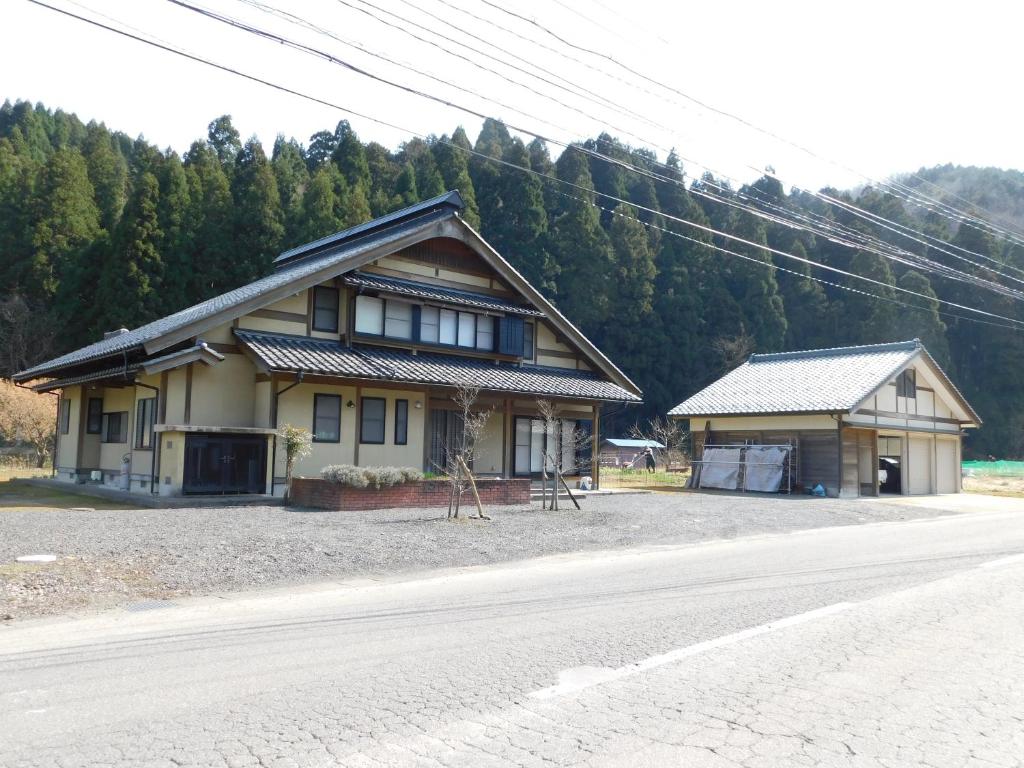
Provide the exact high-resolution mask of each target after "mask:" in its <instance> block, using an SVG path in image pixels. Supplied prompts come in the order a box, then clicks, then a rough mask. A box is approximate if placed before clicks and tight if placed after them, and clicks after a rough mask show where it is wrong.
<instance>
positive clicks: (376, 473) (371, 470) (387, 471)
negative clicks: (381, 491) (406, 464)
mask: <svg viewBox="0 0 1024 768" xmlns="http://www.w3.org/2000/svg"><path fill="white" fill-rule="evenodd" d="M363 476H364V477H365V478H366V483H367V484H368V485H369V486H370V487H371V488H390V487H391V486H393V485H398V484H399V483H402V482H405V478H404V477H402V470H401V469H399V468H398V467H366V468H365V469H364V470H363Z"/></svg>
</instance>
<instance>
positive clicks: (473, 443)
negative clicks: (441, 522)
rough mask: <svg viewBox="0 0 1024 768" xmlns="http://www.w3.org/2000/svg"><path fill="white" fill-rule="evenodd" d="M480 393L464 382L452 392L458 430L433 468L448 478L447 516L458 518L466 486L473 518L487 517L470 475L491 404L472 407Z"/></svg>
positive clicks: (489, 414)
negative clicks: (456, 437)
mask: <svg viewBox="0 0 1024 768" xmlns="http://www.w3.org/2000/svg"><path fill="white" fill-rule="evenodd" d="M479 395H480V389H479V387H475V386H473V385H471V384H468V383H465V382H463V383H460V384H459V385H457V387H456V389H455V394H453V395H452V401H453V402H454V403H455V406H456V409H457V411H458V414H459V422H460V426H461V431H460V434H459V436H458V439H457V441H456V442H455V443H454V444H452V443H449V445H448V446H446V448H445V451H444V466H441V467H437V468H436V469H437V470H438V471H439V472H440V473H441V474H443V475H444V476H445V477H447V478H448V482H449V483H451V494H450V495H449V496H448V519H449V520H451V519H458V517H459V508H460V507H461V505H462V494H463V492H465V490H466V489H467V488H468V489H469V490H470V491H471V492H472V494H473V500H474V501H475V502H476V511H477V514H476V515H475V516H473V517H474V519H479V520H490V519H491V518H490V517H488V516H487V515H485V514H484V508H483V505H482V504H481V503H480V494H479V492H478V491H477V488H476V480H475V479H474V477H473V471H472V469H471V467H472V466H473V459H474V458H475V457H476V452H477V447H478V445H479V444H480V440H481V438H482V437H483V435H484V432H485V431H486V429H487V423H488V422H489V421H490V418H491V412H492V410H493V409H492V408H487V409H479V408H477V407H476V401H477V398H478V397H479Z"/></svg>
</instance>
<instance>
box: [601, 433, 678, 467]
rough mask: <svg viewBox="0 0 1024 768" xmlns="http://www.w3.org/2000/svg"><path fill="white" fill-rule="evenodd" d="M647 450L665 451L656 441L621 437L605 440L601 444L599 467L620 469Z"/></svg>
mask: <svg viewBox="0 0 1024 768" xmlns="http://www.w3.org/2000/svg"><path fill="white" fill-rule="evenodd" d="M647 448H653V449H654V450H655V451H663V450H665V446H664V445H662V444H661V443H659V442H658V441H657V440H633V439H627V438H622V437H608V438H605V439H604V440H603V441H602V442H601V453H600V456H601V466H602V467H621V466H623V465H625V464H629V463H630V462H631V461H633V459H635V458H636V457H637V455H638V454H641V453H643V452H644V451H645V450H646V449H647Z"/></svg>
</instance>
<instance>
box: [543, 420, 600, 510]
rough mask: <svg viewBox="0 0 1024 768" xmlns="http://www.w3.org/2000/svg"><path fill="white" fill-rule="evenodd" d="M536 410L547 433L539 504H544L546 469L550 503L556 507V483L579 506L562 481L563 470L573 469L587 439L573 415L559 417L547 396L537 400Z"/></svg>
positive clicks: (588, 438)
mask: <svg viewBox="0 0 1024 768" xmlns="http://www.w3.org/2000/svg"><path fill="white" fill-rule="evenodd" d="M537 413H538V414H539V415H540V418H541V421H543V422H544V434H545V435H546V436H547V440H546V441H545V447H544V452H543V453H544V456H543V459H544V460H543V464H542V469H541V482H542V483H544V485H545V491H544V501H543V503H542V506H544V508H545V509H547V508H548V506H547V487H546V486H547V482H548V472H549V471H550V473H551V478H550V480H551V506H550V508H551V509H553V510H557V509H558V493H559V486H562V487H564V488H565V490H566V493H568V494H569V498H570V499H572V502H573V504H574V505H575V506H576V508H577V509H579V504H578V503H577V501H576V499H575V498H574V497H573V495H572V491H570V490H569V485H568V484H567V483H566V482H565V477H564V475H565V473H566V472H574V471H576V469H577V467H576V461H577V457H578V456H579V455H580V453H581V452H583V451H584V450H585V449H586V447H587V443H588V441H589V440H590V435H588V434H587V433H586V432H585V431H584V430H582V429H580V428H579V426H578V425H577V422H576V420H575V419H569V418H563V416H564V414H563V413H562V410H561V408H560V407H559V406H558V405H557V404H556V403H553V402H551V401H550V400H538V401H537Z"/></svg>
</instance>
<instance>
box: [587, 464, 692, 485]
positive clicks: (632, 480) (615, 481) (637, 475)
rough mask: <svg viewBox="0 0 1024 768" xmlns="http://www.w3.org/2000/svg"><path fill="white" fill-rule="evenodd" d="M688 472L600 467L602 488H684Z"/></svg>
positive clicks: (688, 477)
mask: <svg viewBox="0 0 1024 768" xmlns="http://www.w3.org/2000/svg"><path fill="white" fill-rule="evenodd" d="M689 479H690V473H689V472H666V471H664V470H662V469H659V470H658V471H657V472H647V471H644V470H639V469H632V470H630V469H621V468H615V467H601V487H603V488H659V487H660V488H684V487H686V481H687V480H689Z"/></svg>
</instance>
